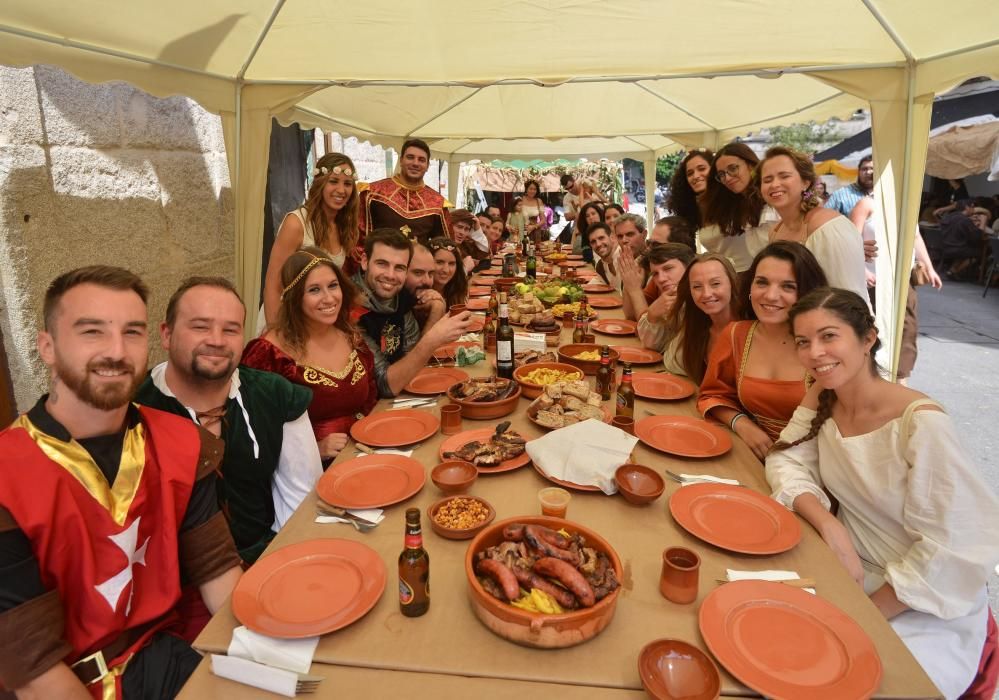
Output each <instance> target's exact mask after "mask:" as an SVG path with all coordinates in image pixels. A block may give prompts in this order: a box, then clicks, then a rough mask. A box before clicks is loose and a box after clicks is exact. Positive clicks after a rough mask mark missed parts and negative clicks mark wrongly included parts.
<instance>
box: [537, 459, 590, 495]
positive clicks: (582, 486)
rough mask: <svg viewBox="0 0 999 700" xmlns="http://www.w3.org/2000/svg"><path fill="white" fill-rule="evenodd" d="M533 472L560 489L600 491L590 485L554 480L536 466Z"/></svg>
mask: <svg viewBox="0 0 999 700" xmlns="http://www.w3.org/2000/svg"><path fill="white" fill-rule="evenodd" d="M534 470H535V471H536V472H537V473H538V474H540V475H541V476H543V477H544V478H546V479H548V481H550V482H552V483H553V484H557V485H558V486H561V487H562V488H566V489H573V490H574V491H599V490H600V487H599V486H593V485H590V484H577V483H574V482H572V481H563V480H562V479H556V478H555V477H554V476H548V475H547V474H545V473H544V472H543V471H541V467H539V466H538V465H537V464H535V465H534Z"/></svg>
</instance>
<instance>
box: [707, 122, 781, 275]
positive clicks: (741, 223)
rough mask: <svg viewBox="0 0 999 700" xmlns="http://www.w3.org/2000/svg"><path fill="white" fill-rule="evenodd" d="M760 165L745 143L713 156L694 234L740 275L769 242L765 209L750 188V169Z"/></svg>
mask: <svg viewBox="0 0 999 700" xmlns="http://www.w3.org/2000/svg"><path fill="white" fill-rule="evenodd" d="M759 162H760V159H759V158H758V157H757V156H756V154H755V153H753V149H751V148H750V147H749V146H747V145H746V144H744V143H738V142H735V143H730V144H727V145H725V146H722V148H721V149H720V150H719V151H718V152H717V153H715V158H714V161H712V163H711V172H710V174H709V177H708V180H707V192H706V193H705V195H704V207H703V209H702V212H703V215H702V221H701V223H702V227H701V229H700V230H699V231H698V232H697V242H698V243H700V244H701V245H702V246H704V249H705V250H707V251H708V252H711V253H721V254H722V255H724V256H725V257H727V258H728V259H729V260H731V261H732V264H733V265H734V266H735V271H736V272H740V273H742V272H745V271H746V270H748V269H749V266H750V265H752V264H753V258H754V257H756V254H757V253H759V252H760V251H761V250H763V249H764V248H765V247H766V246H767V243H768V242H769V234H770V230H769V229H770V227H769V226H767V225H765V224H761V219H762V218H763V210H764V208H765V206H766V205H765V203H764V202H763V198H762V197H761V196H760V193H759V191H758V190H757V189H756V188H755V187H753V169H754V168H755V167H756V166H757V164H758V163H759Z"/></svg>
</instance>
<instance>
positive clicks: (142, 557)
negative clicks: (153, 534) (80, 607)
mask: <svg viewBox="0 0 999 700" xmlns="http://www.w3.org/2000/svg"><path fill="white" fill-rule="evenodd" d="M140 520H142V517H141V516H140V517H138V518H136V519H135V520H133V521H132V524H131V525H129V526H128V529H127V530H125V531H124V532H119V533H118V534H117V535H108V539H109V540H111V541H112V542H114V543H115V545H117V546H118V548H119V549H120V550H121V551H122V552H124V553H125V556H126V557H127V558H128V564H127V565H126V566H125V568H124V569H122V570H121V571H119V572H118V573H116V574H115V575H114V576H112V577H111V578H109V579H108V580H107V581H105V582H104V583H99V584H97V585H96V586H94V587H95V588H96V589H97V592H98V593H100V594H101V595H102V596H104V600H106V601H107V602H108V605H110V606H111V610H117V609H118V602H119V601H120V600H121V593H122V591H124V590H125V586H127V585H128V584H129V582H130V581H131V580H132V567H133V566H134V565H135V564H142V565H143V566H145V565H146V546H147V545H148V544H149V538H148V537H147V538H146V541H145V542H143V543H142V546H141V547H139V549H138V550H136V548H135V543H136V540H137V539H138V538H139V521H140ZM132 593H133V591H129V593H128V605H126V606H125V614H126V615H128V613H129V611H131V609H132Z"/></svg>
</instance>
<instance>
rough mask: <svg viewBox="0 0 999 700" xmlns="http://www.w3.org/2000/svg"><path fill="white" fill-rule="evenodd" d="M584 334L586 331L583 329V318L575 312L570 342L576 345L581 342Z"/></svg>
mask: <svg viewBox="0 0 999 700" xmlns="http://www.w3.org/2000/svg"><path fill="white" fill-rule="evenodd" d="M585 335H586V331H585V330H583V319H581V318H580V317H579V314H576V327H575V328H574V329H573V331H572V342H574V343H576V344H577V345H578V344H579V343H582V342H583V340H584V339H585V338H584V336H585Z"/></svg>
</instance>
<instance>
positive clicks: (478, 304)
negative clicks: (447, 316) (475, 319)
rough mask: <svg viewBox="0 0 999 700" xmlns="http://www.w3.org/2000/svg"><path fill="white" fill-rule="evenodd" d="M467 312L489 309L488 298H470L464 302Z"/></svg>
mask: <svg viewBox="0 0 999 700" xmlns="http://www.w3.org/2000/svg"><path fill="white" fill-rule="evenodd" d="M465 308H466V309H468V310H469V311H485V310H486V309H488V308H489V297H472V298H470V299H469V300H468V301H466V302H465Z"/></svg>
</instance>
